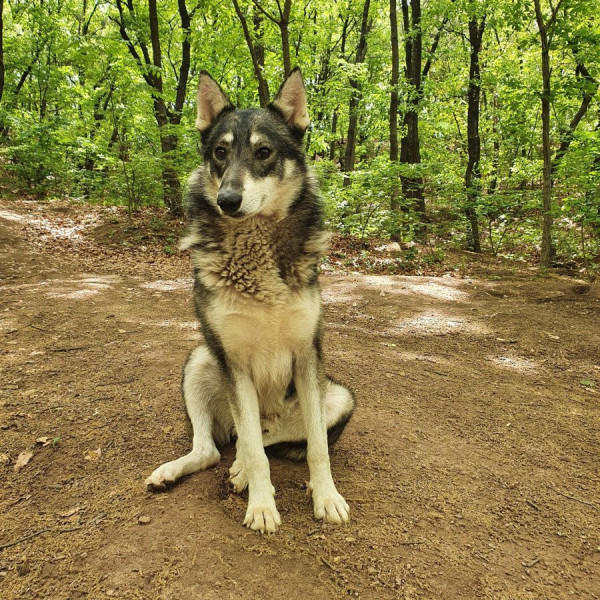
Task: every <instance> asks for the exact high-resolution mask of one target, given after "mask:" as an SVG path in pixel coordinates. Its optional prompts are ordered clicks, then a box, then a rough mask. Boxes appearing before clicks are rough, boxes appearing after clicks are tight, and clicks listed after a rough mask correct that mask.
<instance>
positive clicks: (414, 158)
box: [400, 0, 448, 223]
mask: <svg viewBox="0 0 600 600" xmlns="http://www.w3.org/2000/svg"><path fill="white" fill-rule="evenodd" d="M402 19H403V24H404V57H405V65H404V76H405V79H406V83H407V84H408V89H409V92H408V94H409V97H408V100H407V106H406V112H405V113H404V123H403V124H404V128H405V129H404V131H405V134H404V136H403V137H402V139H401V141H400V162H402V163H405V164H407V165H420V164H421V144H420V139H419V104H420V101H421V98H422V96H423V85H424V83H425V80H426V78H427V75H428V74H429V70H430V68H431V61H432V59H433V56H434V54H435V52H436V50H437V47H438V44H439V42H440V37H441V35H442V31H443V28H444V26H445V25H446V23H447V21H448V17H446V16H445V17H444V18H443V19H442V23H441V24H440V26H439V28H438V30H437V32H436V34H435V36H434V38H433V42H432V44H431V49H430V51H429V56H428V58H427V61H426V62H425V66H423V32H422V29H421V0H411V1H410V2H409V0H402ZM417 168H418V167H417ZM402 191H403V194H404V197H405V198H406V199H407V200H408V201H409V202H410V203H411V204H412V208H413V209H414V210H415V211H416V212H417V213H418V214H419V218H420V221H421V223H425V221H426V216H425V197H424V195H423V177H422V176H421V175H420V174H415V175H410V176H403V177H402Z"/></svg>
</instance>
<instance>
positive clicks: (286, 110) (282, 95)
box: [269, 67, 310, 132]
mask: <svg viewBox="0 0 600 600" xmlns="http://www.w3.org/2000/svg"><path fill="white" fill-rule="evenodd" d="M269 106H270V107H272V108H274V109H276V110H277V111H278V112H279V113H281V114H282V115H283V118H284V119H285V121H286V122H287V124H288V125H289V126H290V127H292V128H293V129H299V130H300V131H302V132H305V131H306V128H307V127H308V125H309V124H310V119H309V118H308V108H307V105H306V90H305V89H304V83H303V81H302V73H301V72H300V69H299V68H298V67H296V68H295V69H294V70H293V71H292V72H291V73H290V74H289V75H288V76H287V78H286V80H285V81H284V82H283V84H282V85H281V87H280V88H279V91H278V92H277V96H275V98H274V99H273V102H271V104H270V105H269Z"/></svg>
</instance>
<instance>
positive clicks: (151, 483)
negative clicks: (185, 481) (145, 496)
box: [144, 460, 181, 492]
mask: <svg viewBox="0 0 600 600" xmlns="http://www.w3.org/2000/svg"><path fill="white" fill-rule="evenodd" d="M180 477H181V469H180V468H179V467H178V466H177V461H176V460H173V461H171V462H168V463H165V464H164V465H160V467H158V469H155V470H154V471H153V472H152V475H150V477H148V478H147V479H146V481H145V482H144V485H145V486H146V489H148V490H149V491H151V492H163V491H164V490H166V489H167V488H169V487H171V486H172V485H173V484H174V483H175V482H176V481H177V480H178V479H179V478H180Z"/></svg>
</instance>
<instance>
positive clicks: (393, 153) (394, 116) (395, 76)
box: [389, 0, 400, 238]
mask: <svg viewBox="0 0 600 600" xmlns="http://www.w3.org/2000/svg"><path fill="white" fill-rule="evenodd" d="M396 4H397V0H390V43H391V51H392V55H391V58H392V74H391V78H390V87H391V90H390V112H389V129H390V162H391V163H397V162H398V158H399V156H398V104H399V102H398V83H399V82H400V49H399V46H398V11H397V9H396ZM399 192H400V190H399V188H398V186H397V185H394V186H393V187H392V196H391V198H390V209H391V211H392V212H394V211H396V210H398V194H399ZM393 237H394V238H395V237H397V236H396V235H393Z"/></svg>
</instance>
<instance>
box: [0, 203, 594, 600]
mask: <svg viewBox="0 0 600 600" xmlns="http://www.w3.org/2000/svg"><path fill="white" fill-rule="evenodd" d="M86 210H87V212H86V211H84V209H83V208H81V207H79V208H77V207H75V208H73V207H69V206H64V205H56V206H52V205H48V204H41V203H35V202H22V201H21V202H17V201H12V200H11V201H8V200H4V201H1V202H0V251H1V253H2V254H1V258H0V276H1V278H2V282H1V286H2V287H1V288H0V311H1V312H0V334H1V339H2V342H1V344H0V368H1V371H0V476H1V481H2V486H1V488H0V547H1V548H2V549H1V550H0V597H2V598H3V599H4V600H12V599H17V598H19V599H22V598H51V599H67V598H69V599H75V598H89V599H95V598H105V597H113V598H119V599H130V598H131V599H133V598H144V599H145V598H148V599H172V600H180V599H183V598H199V599H203V600H204V599H211V598H215V599H216V598H219V599H229V598H231V599H257V598H259V599H263V598H265V599H271V598H273V599H280V598H281V599H286V600H291V599H294V598H343V597H347V596H349V597H358V598H365V599H366V598H373V599H387V598H406V599H443V600H452V599H458V598H463V599H475V598H488V599H494V600H521V599H523V600H524V599H530V600H534V599H535V600H539V599H546V598H548V599H549V598H577V599H587V598H599V597H600V460H599V452H600V419H599V416H600V293H599V291H598V287H597V286H590V285H587V284H585V283H583V282H581V281H576V280H573V279H568V278H560V277H549V278H544V279H540V278H536V277H535V276H533V275H532V274H531V273H529V274H528V273H526V272H523V271H522V270H515V269H512V270H511V269H510V268H509V269H500V270H498V269H492V267H491V266H490V267H489V268H487V267H486V266H485V265H483V266H480V268H479V269H478V270H474V271H472V273H471V274H470V275H469V274H468V273H467V274H465V273H459V272H454V273H453V272H450V273H447V274H446V276H442V277H402V276H374V275H370V276H369V275H352V274H339V273H336V272H333V273H332V274H327V275H325V276H323V277H322V287H323V297H324V303H325V314H326V323H327V328H326V353H327V357H328V358H327V363H328V371H329V372H330V373H331V374H334V375H335V376H336V378H338V379H339V380H340V381H342V382H344V383H345V384H347V385H349V386H350V387H352V389H353V390H354V391H355V393H356V396H357V400H358V407H357V410H356V413H355V416H354V418H353V420H352V421H351V423H350V424H349V426H348V428H347V429H346V432H345V433H344V435H343V436H342V438H341V439H340V441H339V442H338V445H337V446H336V448H335V452H334V453H333V456H332V469H333V474H334V478H335V480H336V483H337V484H338V489H339V490H340V492H341V493H342V494H343V495H344V496H345V497H346V499H347V500H348V502H349V504H350V508H351V518H352V520H351V522H350V523H349V524H348V525H346V526H343V527H333V526H324V525H322V524H320V523H318V522H316V521H315V520H314V519H313V516H312V508H311V501H310V498H309V497H308V496H306V492H305V480H306V479H307V478H308V472H307V467H306V465H304V464H291V463H288V462H286V461H283V460H282V461H279V460H272V461H271V465H272V480H273V484H274V485H275V487H276V489H277V505H278V508H279V511H280V513H281V517H282V521H283V523H282V527H281V530H280V531H279V532H278V533H277V534H275V535H273V536H270V537H266V536H265V537H261V536H259V535H257V534H255V533H253V532H251V531H249V530H247V529H245V528H244V527H242V524H241V523H242V519H243V516H244V512H245V502H246V497H245V496H242V497H238V496H236V495H235V494H234V493H233V492H232V491H231V489H230V488H229V485H228V482H227V475H228V473H227V469H228V467H229V466H230V465H231V463H232V461H233V449H232V448H226V449H224V451H223V457H222V462H221V463H220V464H219V465H218V466H217V467H215V468H213V469H211V470H209V471H205V472H202V473H198V474H195V475H192V476H190V477H187V478H185V479H184V480H183V481H182V482H181V483H180V484H179V485H177V486H176V487H175V488H174V489H172V490H171V491H169V492H168V493H165V494H151V493H148V492H146V491H145V489H144V486H143V481H144V479H145V477H147V475H148V474H149V473H150V472H151V471H152V470H153V469H154V468H155V467H156V466H158V465H159V464H160V463H162V462H164V461H166V460H170V459H172V458H175V457H178V456H180V455H181V454H183V453H186V452H187V451H188V449H189V439H188V437H187V433H186V425H185V420H184V412H183V404H182V400H181V398H180V393H179V380H180V372H181V368H182V365H183V362H184V360H185V358H186V356H187V354H188V352H189V351H190V350H191V349H192V348H193V347H194V346H195V345H196V344H198V343H199V342H200V341H201V333H200V331H199V329H198V326H197V324H196V322H195V319H194V315H193V308H192V302H191V293H190V291H191V278H190V270H189V265H188V258H187V257H186V256H182V255H178V254H174V255H171V256H168V255H166V254H165V252H164V251H163V250H162V249H159V250H156V249H155V248H153V247H147V246H144V245H143V243H145V241H144V240H142V242H141V246H142V247H141V249H139V250H132V249H130V248H127V247H119V246H118V245H117V246H115V245H114V244H113V246H110V245H107V244H106V243H104V242H103V241H102V240H105V238H106V231H107V230H110V226H111V221H110V220H108V221H106V219H105V217H103V218H104V221H102V222H100V221H99V218H100V217H99V215H100V212H99V210H95V209H94V210H92V209H86ZM75 213H77V218H75V217H74V214H75ZM103 214H104V215H105V213H103ZM117 220H118V218H116V217H115V219H114V221H115V222H116V221H117ZM109 237H110V236H109ZM473 273H476V274H475V275H473ZM27 459H28V460H27ZM23 463H25V464H23Z"/></svg>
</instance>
